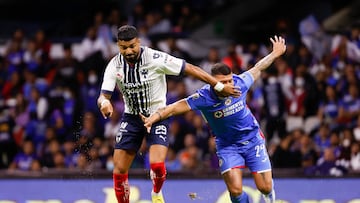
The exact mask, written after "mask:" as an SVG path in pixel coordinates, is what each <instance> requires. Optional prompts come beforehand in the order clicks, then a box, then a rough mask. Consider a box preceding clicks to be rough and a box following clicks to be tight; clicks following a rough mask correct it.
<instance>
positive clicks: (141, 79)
mask: <svg viewBox="0 0 360 203" xmlns="http://www.w3.org/2000/svg"><path fill="white" fill-rule="evenodd" d="M184 68H185V61H184V60H183V59H179V58H176V57H174V56H171V55H169V54H167V53H165V52H161V51H158V50H154V49H151V48H149V47H141V53H140V58H139V60H138V62H137V63H136V64H135V65H133V66H130V65H129V64H128V63H127V62H126V61H125V59H124V57H123V56H122V55H121V54H120V53H119V54H117V55H116V56H114V57H113V58H112V59H111V61H110V62H109V64H108V65H107V67H106V69H105V73H104V78H103V82H102V85H101V92H103V93H106V94H111V93H112V92H113V91H114V89H115V85H116V84H117V86H118V87H119V89H120V91H121V93H122V95H123V98H124V103H125V113H129V114H135V115H137V114H139V113H142V114H144V115H150V114H151V113H153V112H155V111H156V110H157V109H158V108H162V107H165V106H166V92H167V86H166V75H179V74H180V73H181V72H182V71H183V69H184Z"/></svg>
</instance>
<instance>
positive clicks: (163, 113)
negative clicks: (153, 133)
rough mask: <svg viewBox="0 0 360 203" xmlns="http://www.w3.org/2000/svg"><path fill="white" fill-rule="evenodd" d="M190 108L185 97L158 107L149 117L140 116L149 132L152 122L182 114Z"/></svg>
mask: <svg viewBox="0 0 360 203" xmlns="http://www.w3.org/2000/svg"><path fill="white" fill-rule="evenodd" d="M190 110H191V108H190V106H189V105H188V103H187V101H186V99H181V100H179V101H177V102H174V103H172V104H170V105H168V106H166V107H164V108H160V109H158V110H157V111H156V112H155V113H153V114H151V115H150V116H149V117H145V116H143V115H141V118H142V120H143V121H144V126H145V127H146V129H147V131H148V132H150V129H151V126H152V125H153V124H154V123H156V122H158V121H161V120H164V119H166V118H168V117H170V116H174V115H179V114H183V113H185V112H188V111H190Z"/></svg>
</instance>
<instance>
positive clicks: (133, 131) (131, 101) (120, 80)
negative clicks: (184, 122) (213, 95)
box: [97, 25, 240, 203]
mask: <svg viewBox="0 0 360 203" xmlns="http://www.w3.org/2000/svg"><path fill="white" fill-rule="evenodd" d="M117 45H118V47H119V51H120V53H119V54H117V55H116V56H114V57H113V58H112V59H111V60H110V62H109V63H108V65H107V67H106V69H105V72H104V77H103V82H102V85H101V92H100V95H99V98H98V100H97V103H98V106H99V108H100V111H101V113H102V115H103V116H104V118H107V117H110V116H111V115H112V112H113V106H112V104H111V102H110V99H111V95H112V92H113V91H114V89H115V86H116V85H117V86H118V88H119V89H120V91H121V93H122V96H123V98H124V103H125V111H124V115H123V117H122V121H121V124H120V129H119V131H118V133H117V135H116V137H115V141H116V143H115V150H114V155H113V158H114V170H113V180H114V190H115V194H116V198H117V201H118V203H129V195H130V191H129V184H128V171H129V168H130V166H131V163H132V161H133V160H134V157H135V155H136V153H137V151H138V150H139V148H140V145H141V143H142V140H143V138H144V137H145V138H146V141H147V144H148V145H150V147H149V159H150V160H149V161H150V169H151V170H150V177H151V179H152V182H153V190H152V192H151V194H152V201H153V202H156V203H163V202H164V198H163V196H162V192H161V188H162V185H163V183H164V181H165V178H166V168H165V163H164V162H165V158H166V153H167V149H168V145H169V141H168V138H167V133H168V121H166V120H164V121H161V122H158V123H156V124H154V126H153V128H152V130H151V131H150V132H149V133H148V132H147V131H146V128H145V127H144V123H143V121H142V120H141V117H140V114H142V115H148V116H149V115H150V114H152V113H154V112H155V111H156V110H157V109H158V108H162V107H165V106H166V91H167V86H166V75H180V74H187V75H191V76H194V77H195V78H198V79H199V80H202V81H204V82H206V83H208V84H210V85H211V86H213V87H214V89H215V90H216V91H217V92H218V93H219V94H221V95H223V96H229V95H232V96H234V97H239V96H240V91H239V89H237V88H236V87H235V86H234V85H232V84H229V85H224V84H223V83H221V82H219V81H218V80H217V79H216V78H214V77H213V76H211V75H210V74H207V73H206V72H205V71H203V70H202V69H201V68H199V67H197V66H194V65H192V64H189V63H186V61H184V60H182V59H179V58H176V57H174V56H171V55H169V54H167V53H164V52H161V51H158V50H154V49H151V48H149V47H145V46H141V44H140V39H139V38H138V32H137V29H136V28H135V27H133V26H129V25H124V26H122V27H120V28H119V30H118V41H117Z"/></svg>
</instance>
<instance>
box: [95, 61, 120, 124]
mask: <svg viewBox="0 0 360 203" xmlns="http://www.w3.org/2000/svg"><path fill="white" fill-rule="evenodd" d="M115 85H116V65H115V57H114V58H113V59H112V60H111V61H110V62H109V64H108V65H107V66H106V69H105V72H104V77H103V82H102V84H101V92H100V95H99V97H98V99H97V105H98V107H99V109H100V112H101V114H102V115H103V117H104V118H105V119H106V118H108V117H111V115H112V113H113V111H114V109H113V106H112V104H111V102H110V99H111V95H112V92H113V90H114V89H115Z"/></svg>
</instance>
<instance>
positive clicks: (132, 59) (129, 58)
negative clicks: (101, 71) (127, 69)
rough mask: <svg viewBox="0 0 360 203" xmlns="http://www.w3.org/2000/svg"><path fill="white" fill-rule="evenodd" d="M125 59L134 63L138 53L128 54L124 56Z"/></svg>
mask: <svg viewBox="0 0 360 203" xmlns="http://www.w3.org/2000/svg"><path fill="white" fill-rule="evenodd" d="M124 58H125V60H126V61H127V62H128V63H131V64H135V63H136V62H137V61H138V55H137V54H129V55H126V56H124Z"/></svg>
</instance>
